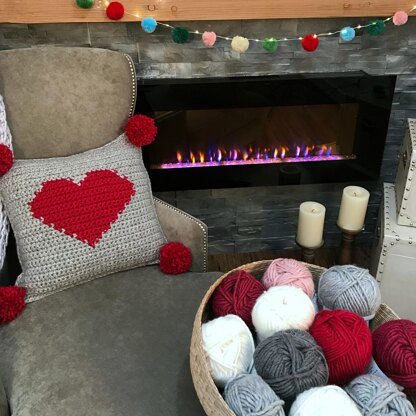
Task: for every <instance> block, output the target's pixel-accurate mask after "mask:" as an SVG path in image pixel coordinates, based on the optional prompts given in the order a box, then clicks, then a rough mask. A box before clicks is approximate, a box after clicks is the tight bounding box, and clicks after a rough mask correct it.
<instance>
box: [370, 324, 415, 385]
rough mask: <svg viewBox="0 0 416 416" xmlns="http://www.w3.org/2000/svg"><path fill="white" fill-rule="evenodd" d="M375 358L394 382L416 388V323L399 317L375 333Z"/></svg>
mask: <svg viewBox="0 0 416 416" xmlns="http://www.w3.org/2000/svg"><path fill="white" fill-rule="evenodd" d="M373 343H374V360H375V361H376V363H377V364H378V366H379V367H380V368H381V370H382V371H383V372H384V373H385V374H386V375H387V376H388V377H389V378H391V379H392V380H393V381H394V382H396V383H397V384H399V385H400V386H403V387H405V388H408V389H416V323H414V322H413V321H409V320H408V319H397V320H394V321H390V322H386V323H384V324H383V325H380V326H379V327H378V328H377V329H376V330H375V331H374V333H373Z"/></svg>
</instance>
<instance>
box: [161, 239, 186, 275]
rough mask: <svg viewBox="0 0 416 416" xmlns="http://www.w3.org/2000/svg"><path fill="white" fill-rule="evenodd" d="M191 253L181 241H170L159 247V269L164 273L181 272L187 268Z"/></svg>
mask: <svg viewBox="0 0 416 416" xmlns="http://www.w3.org/2000/svg"><path fill="white" fill-rule="evenodd" d="M191 264H192V253H191V251H190V250H189V248H187V247H185V246H184V245H183V244H182V243H178V242H171V243H167V244H165V245H164V246H163V247H162V248H161V249H160V270H162V272H163V273H166V274H181V273H185V272H187V271H188V270H189V268H190V267H191Z"/></svg>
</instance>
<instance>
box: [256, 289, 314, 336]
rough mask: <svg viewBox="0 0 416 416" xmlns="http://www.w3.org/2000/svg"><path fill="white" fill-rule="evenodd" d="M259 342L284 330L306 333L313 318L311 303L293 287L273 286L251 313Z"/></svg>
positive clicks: (258, 300)
mask: <svg viewBox="0 0 416 416" xmlns="http://www.w3.org/2000/svg"><path fill="white" fill-rule="evenodd" d="M251 318H252V320H253V325H254V327H255V328H256V332H257V337H258V340H259V341H262V340H264V339H266V338H267V337H270V336H271V335H273V334H274V333H275V332H277V331H283V330H285V329H302V330H304V331H307V330H308V329H309V327H310V326H311V325H312V322H313V320H314V318H315V308H314V306H313V303H312V301H311V300H310V299H309V297H308V295H306V294H305V293H304V292H302V290H300V289H298V288H296V287H293V286H273V287H271V288H270V289H268V290H267V292H265V293H263V294H262V295H261V296H260V297H259V298H258V299H257V301H256V303H255V305H254V308H253V312H252V313H251Z"/></svg>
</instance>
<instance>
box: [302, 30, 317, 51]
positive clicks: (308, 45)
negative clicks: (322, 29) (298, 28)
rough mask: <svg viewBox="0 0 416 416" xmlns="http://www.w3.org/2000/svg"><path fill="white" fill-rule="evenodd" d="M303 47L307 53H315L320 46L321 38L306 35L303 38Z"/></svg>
mask: <svg viewBox="0 0 416 416" xmlns="http://www.w3.org/2000/svg"><path fill="white" fill-rule="evenodd" d="M301 43H302V47H303V49H305V51H307V52H313V51H315V50H316V49H317V48H318V45H319V38H318V36H316V35H312V34H310V35H306V36H305V37H304V38H302V41H301Z"/></svg>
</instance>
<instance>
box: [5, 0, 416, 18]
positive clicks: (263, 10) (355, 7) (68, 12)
mask: <svg viewBox="0 0 416 416" xmlns="http://www.w3.org/2000/svg"><path fill="white" fill-rule="evenodd" d="M95 1H96V4H97V3H98V1H99V0H95ZM102 1H105V0H102ZM120 1H121V2H122V3H123V4H124V6H125V9H126V11H127V12H128V13H131V14H134V15H137V16H139V18H141V17H145V16H153V17H154V18H155V19H157V20H160V21H178V20H237V19H277V18H331V17H363V16H380V17H382V16H391V15H393V14H394V13H395V12H396V11H397V10H405V11H409V10H410V9H411V8H412V7H413V5H414V4H415V3H414V1H409V0H317V1H312V0H143V1H138V0H120ZM1 3H2V4H1V7H0V22H3V23H57V22H108V21H109V20H108V19H107V17H106V15H105V12H104V10H102V9H98V8H96V7H95V8H92V9H89V10H83V9H80V8H79V7H77V6H76V4H75V0H54V1H50V0H1ZM122 20H123V21H134V20H138V18H136V17H134V16H131V15H126V16H125V17H124V18H123V19H122Z"/></svg>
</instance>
